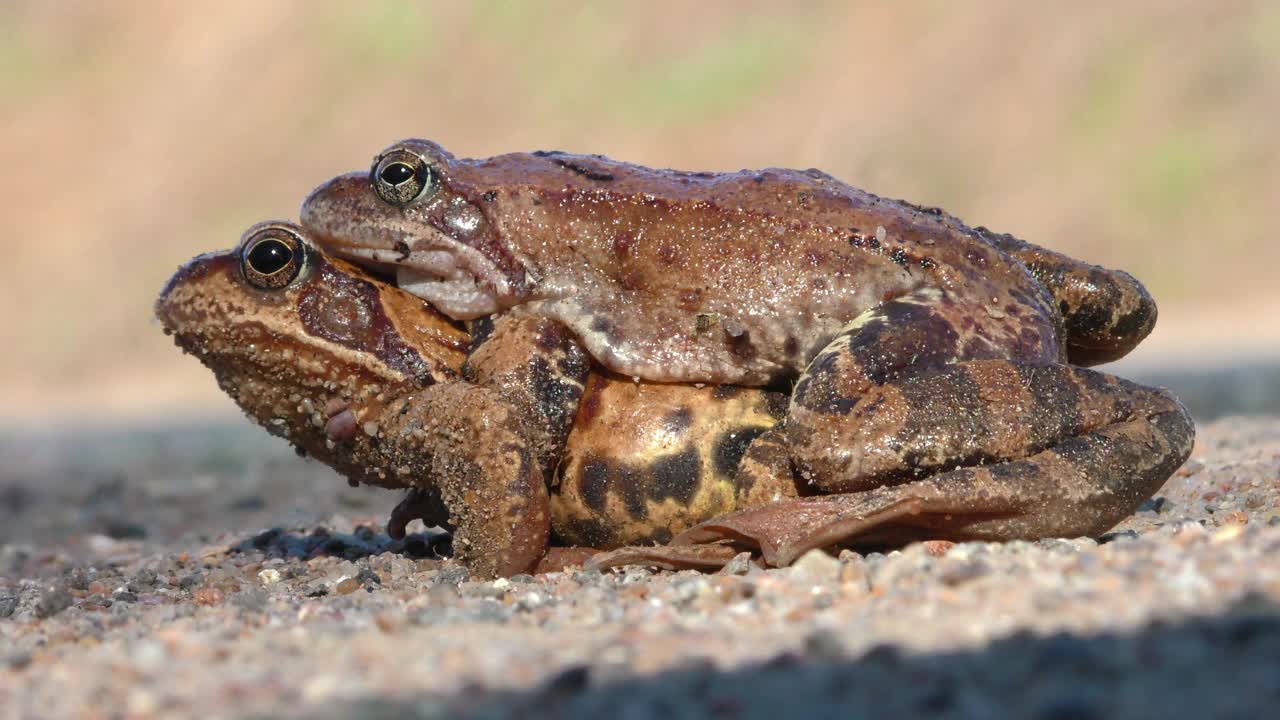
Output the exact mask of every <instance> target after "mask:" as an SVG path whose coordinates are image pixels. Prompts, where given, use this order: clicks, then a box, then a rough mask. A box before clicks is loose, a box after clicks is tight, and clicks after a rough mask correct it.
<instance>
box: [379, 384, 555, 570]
mask: <svg viewBox="0 0 1280 720" xmlns="http://www.w3.org/2000/svg"><path fill="white" fill-rule="evenodd" d="M378 440H379V447H380V449H381V452H382V453H383V458H382V462H383V464H385V465H386V466H387V467H388V470H389V472H395V473H397V474H400V475H402V476H404V477H405V479H406V481H407V482H408V483H409V484H410V485H412V486H414V487H419V488H429V489H430V488H433V489H434V490H435V491H438V494H439V497H440V499H441V501H442V503H443V505H444V508H445V509H447V512H448V524H449V525H451V526H452V527H454V528H455V531H454V540H453V547H454V553H455V556H456V557H457V558H458V560H459V561H460V562H462V563H463V564H464V565H466V566H467V567H468V569H470V570H471V572H472V573H473V574H474V575H476V576H477V577H486V578H487V577H495V576H507V575H513V574H516V573H522V572H528V571H530V570H531V569H533V568H534V567H535V566H536V564H537V563H538V561H539V560H540V559H541V558H542V556H543V555H544V554H545V553H546V549H547V543H548V541H549V537H550V532H551V509H550V499H549V497H548V494H547V487H546V483H545V481H544V480H543V475H542V471H541V469H540V468H539V467H538V464H537V463H536V462H535V457H534V454H533V452H532V450H531V449H530V447H529V443H528V441H527V440H526V438H525V437H524V433H523V431H522V428H521V426H520V424H519V421H518V419H517V417H516V412H515V410H514V409H513V408H512V407H511V406H510V404H508V403H507V402H506V401H505V400H503V399H502V398H500V397H499V396H498V395H497V393H495V392H494V391H493V390H491V389H489V388H482V387H477V386H474V385H469V384H466V383H446V384H441V385H434V386H432V387H428V388H424V389H422V390H420V391H416V392H414V393H413V394H412V396H410V397H407V398H405V399H404V400H403V401H400V402H397V403H393V404H392V405H391V406H389V407H388V408H387V410H386V412H385V413H384V418H383V419H382V422H381V423H380V428H379V432H378ZM423 494H424V495H426V496H431V495H433V494H434V492H432V491H431V490H425V491H424V493H423ZM429 507H430V503H428V508H429ZM407 511H408V512H414V511H416V508H408V509H407ZM402 519H403V517H401V518H397V517H396V516H395V515H393V517H392V523H393V524H394V523H396V522H398V521H399V520H402ZM405 522H407V520H406V521H405Z"/></svg>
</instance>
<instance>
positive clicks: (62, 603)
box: [36, 588, 75, 618]
mask: <svg viewBox="0 0 1280 720" xmlns="http://www.w3.org/2000/svg"><path fill="white" fill-rule="evenodd" d="M73 603H75V598H73V597H72V596H71V593H69V592H67V591H66V590H64V589H62V588H54V589H52V590H49V591H46V592H45V593H44V594H43V595H41V596H40V601H39V602H37V603H36V616H37V617H40V618H49V617H53V616H54V615H57V614H58V613H60V612H62V611H63V610H66V609H67V608H69V607H71V605H72V604H73Z"/></svg>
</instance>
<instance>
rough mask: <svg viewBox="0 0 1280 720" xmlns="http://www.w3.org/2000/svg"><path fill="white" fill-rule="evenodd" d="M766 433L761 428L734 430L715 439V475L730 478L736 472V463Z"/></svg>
mask: <svg viewBox="0 0 1280 720" xmlns="http://www.w3.org/2000/svg"><path fill="white" fill-rule="evenodd" d="M766 431H767V429H766V428H762V427H743V428H734V429H733V430H729V431H728V432H725V433H723V434H722V435H720V437H718V438H716V443H715V450H714V457H713V458H712V459H713V461H714V462H715V468H716V474H717V475H719V476H720V477H723V478H732V477H733V476H734V474H735V473H736V472H737V471H738V463H739V462H741V461H742V456H743V455H745V454H746V453H747V448H748V447H750V446H751V443H753V442H755V439H756V438H758V437H760V436H761V435H763V434H764V433H765V432H766Z"/></svg>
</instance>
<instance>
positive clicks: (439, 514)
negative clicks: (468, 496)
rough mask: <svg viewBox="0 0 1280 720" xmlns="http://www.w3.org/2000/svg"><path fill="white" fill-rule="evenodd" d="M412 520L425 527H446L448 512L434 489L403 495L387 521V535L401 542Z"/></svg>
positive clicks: (415, 489)
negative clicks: (420, 522) (419, 522)
mask: <svg viewBox="0 0 1280 720" xmlns="http://www.w3.org/2000/svg"><path fill="white" fill-rule="evenodd" d="M414 520H421V521H422V522H423V523H424V524H425V525H426V526H427V527H437V526H439V527H448V525H449V510H448V509H447V508H446V507H445V506H444V501H443V500H441V499H440V492H439V491H438V490H437V489H436V488H434V487H432V488H413V489H411V490H409V492H407V493H405V496H404V497H403V498H402V499H401V500H400V502H399V503H398V504H397V505H396V506H395V509H393V510H392V511H391V517H390V518H388V519H387V535H390V536H391V539H392V540H403V539H404V538H405V535H406V529H407V528H408V526H409V523H411V522H413V521H414Z"/></svg>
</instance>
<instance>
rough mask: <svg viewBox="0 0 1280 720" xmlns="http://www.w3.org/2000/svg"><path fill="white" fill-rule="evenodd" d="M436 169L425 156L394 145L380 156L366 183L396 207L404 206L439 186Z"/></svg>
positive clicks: (426, 195) (429, 193)
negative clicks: (393, 147)
mask: <svg viewBox="0 0 1280 720" xmlns="http://www.w3.org/2000/svg"><path fill="white" fill-rule="evenodd" d="M437 181H438V176H437V173H436V169H435V168H434V167H432V165H431V163H429V162H427V160H426V158H424V157H422V156H421V155H419V154H417V153H415V152H412V151H410V150H406V149H404V148H395V149H392V150H389V151H387V152H385V153H383V154H382V155H379V156H378V157H377V158H376V159H374V161H373V170H371V171H370V172H369V183H370V184H371V185H373V191H374V192H376V193H377V194H378V197H380V198H382V200H383V201H384V202H386V203H389V204H391V205H395V206H396V207H404V206H405V205H408V204H409V203H411V202H413V201H414V200H417V199H418V198H421V197H428V196H430V195H431V194H432V193H434V192H435V191H436V187H437V186H438V185H439V182H437Z"/></svg>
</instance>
